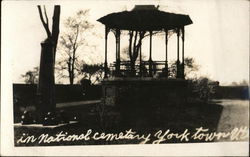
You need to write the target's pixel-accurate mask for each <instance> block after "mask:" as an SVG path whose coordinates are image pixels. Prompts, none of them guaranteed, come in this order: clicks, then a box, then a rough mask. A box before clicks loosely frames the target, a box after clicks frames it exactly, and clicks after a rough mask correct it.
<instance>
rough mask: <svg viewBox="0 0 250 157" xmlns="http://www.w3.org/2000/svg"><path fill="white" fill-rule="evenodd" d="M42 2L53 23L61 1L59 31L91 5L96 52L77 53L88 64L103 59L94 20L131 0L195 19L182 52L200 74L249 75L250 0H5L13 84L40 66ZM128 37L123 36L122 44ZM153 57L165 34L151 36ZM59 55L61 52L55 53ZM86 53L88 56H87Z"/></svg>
mask: <svg viewBox="0 0 250 157" xmlns="http://www.w3.org/2000/svg"><path fill="white" fill-rule="evenodd" d="M38 4H41V5H45V6H46V8H47V14H48V16H49V20H50V24H51V23H52V22H51V21H52V14H53V5H54V4H60V5H61V21H60V31H61V32H63V31H64V27H63V21H64V20H65V19H66V18H67V17H69V16H73V15H74V14H75V13H76V12H77V11H78V10H85V9H90V13H89V20H90V22H91V23H92V24H94V25H95V28H94V29H95V32H96V33H97V34H99V37H96V36H88V37H87V39H88V42H89V43H91V44H94V45H96V46H97V47H96V49H95V50H94V51H89V50H86V49H84V48H82V49H80V51H79V52H77V53H79V55H81V56H82V58H83V59H84V60H85V61H86V62H88V63H101V62H103V61H104V26H103V25H102V24H101V23H99V22H97V21H96V20H97V19H99V18H100V17H102V16H105V15H107V14H109V13H112V12H119V11H124V10H131V9H132V8H133V7H134V5H138V4H153V5H159V6H160V8H159V9H160V10H162V11H166V12H173V13H181V14H188V15H189V16H190V18H191V19H192V21H193V24H191V25H188V26H186V27H185V33H186V34H185V56H188V57H193V58H194V59H195V61H196V63H197V64H198V65H200V70H199V75H200V76H207V77H210V78H211V79H213V80H216V81H219V82H220V84H221V85H228V84H230V83H231V82H241V81H242V80H247V81H248V80H249V1H248V0H199V1H198V0H185V1H183V0H157V1H131V0H130V1H129V0H123V1H111V0H106V1H103V0H93V1H80V0H75V1H3V2H2V11H1V12H2V23H1V25H2V34H1V36H2V43H1V45H2V46H1V48H2V51H1V52H2V53H8V54H11V57H12V61H11V66H12V67H11V69H10V71H11V72H12V81H13V83H22V82H24V80H23V78H22V77H21V75H22V74H25V72H27V71H28V70H32V69H33V68H34V67H36V66H38V65H39V61H40V53H41V46H40V43H41V42H42V41H43V40H44V39H45V38H46V32H45V30H44V28H43V26H42V23H41V21H40V18H39V14H38V10H37V5H38ZM108 37H109V39H108V61H109V63H110V62H112V61H114V58H115V38H114V35H113V34H112V33H110V34H109V36H108ZM127 45H128V38H127V37H126V36H122V37H121V48H124V47H126V46H127ZM152 46H153V49H152V50H153V52H152V53H153V60H162V58H164V57H165V53H164V52H165V45H164V38H163V37H161V36H156V37H153V45H152ZM168 48H169V58H170V60H174V59H176V35H172V36H171V37H170V39H169V47H168ZM148 49H149V40H148V39H147V38H146V39H145V40H144V41H143V47H142V53H143V54H144V55H145V56H148V53H149V51H148ZM59 56H60V55H59ZM86 56H87V57H86Z"/></svg>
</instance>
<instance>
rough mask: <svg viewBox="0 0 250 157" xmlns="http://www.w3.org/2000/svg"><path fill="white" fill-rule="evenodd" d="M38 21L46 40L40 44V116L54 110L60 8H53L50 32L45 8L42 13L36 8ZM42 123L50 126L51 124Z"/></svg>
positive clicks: (39, 7) (38, 92)
mask: <svg viewBox="0 0 250 157" xmlns="http://www.w3.org/2000/svg"><path fill="white" fill-rule="evenodd" d="M37 8H38V12H39V16H40V20H41V22H42V24H43V27H44V29H45V31H46V34H47V38H46V40H45V41H44V42H42V43H41V46H42V50H41V58H40V68H39V69H40V71H39V83H38V89H37V94H38V95H39V110H41V112H42V114H47V113H49V112H51V111H53V110H54V109H55V89H54V88H55V87H54V85H55V77H54V68H55V55H56V47H57V41H58V35H59V22H60V6H59V5H55V6H54V12H53V22H52V30H51V31H50V29H49V20H48V16H47V12H46V8H45V6H44V7H43V12H42V9H41V6H39V5H38V6H37ZM49 121H50V120H48V122H44V124H45V123H50V124H52V123H53V122H52V121H51V122H49Z"/></svg>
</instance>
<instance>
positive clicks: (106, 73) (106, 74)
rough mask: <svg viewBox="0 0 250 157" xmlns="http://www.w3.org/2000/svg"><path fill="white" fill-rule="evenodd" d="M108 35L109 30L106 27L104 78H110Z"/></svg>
mask: <svg viewBox="0 0 250 157" xmlns="http://www.w3.org/2000/svg"><path fill="white" fill-rule="evenodd" d="M108 33H109V28H108V27H107V26H105V61H104V78H107V77H108V56H107V55H108V50H107V48H108Z"/></svg>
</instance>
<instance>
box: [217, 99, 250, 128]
mask: <svg viewBox="0 0 250 157" xmlns="http://www.w3.org/2000/svg"><path fill="white" fill-rule="evenodd" d="M217 103H218V104H220V105H222V106H223V110H222V114H221V117H220V120H219V124H218V127H217V132H228V131H232V129H234V128H236V127H237V128H240V127H248V128H249V101H248V100H228V99H224V100H219V102H217Z"/></svg>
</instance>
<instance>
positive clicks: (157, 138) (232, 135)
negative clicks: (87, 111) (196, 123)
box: [17, 127, 249, 144]
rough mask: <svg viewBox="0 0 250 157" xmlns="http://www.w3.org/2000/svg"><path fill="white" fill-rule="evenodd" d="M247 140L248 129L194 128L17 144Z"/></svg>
mask: <svg viewBox="0 0 250 157" xmlns="http://www.w3.org/2000/svg"><path fill="white" fill-rule="evenodd" d="M248 138H249V130H248V127H240V128H234V129H232V130H231V131H228V132H210V131H209V129H206V128H203V127H200V128H196V129H195V131H194V132H192V133H191V132H190V131H189V130H188V129H185V130H184V131H183V132H180V133H175V132H172V131H171V130H170V129H167V130H165V131H163V130H158V131H156V132H155V133H153V134H150V133H149V134H139V133H137V132H136V131H133V130H132V129H129V130H125V131H123V132H120V133H105V132H94V131H93V130H92V129H89V130H87V131H86V132H83V133H81V134H68V132H64V131H60V132H58V133H57V134H55V135H49V134H40V135H38V136H35V135H28V134H23V135H22V136H21V137H20V138H19V139H18V140H17V144H28V143H35V142H38V143H39V144H41V143H48V144H49V143H54V142H58V143H59V142H71V141H90V140H94V141H98V140H105V141H110V142H112V141H119V140H137V141H139V143H140V144H160V143H164V142H167V141H168V140H171V139H173V140H179V141H180V142H188V141H190V140H198V141H208V142H209V141H214V140H217V141H219V140H222V139H230V140H231V141H240V140H246V139H248Z"/></svg>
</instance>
